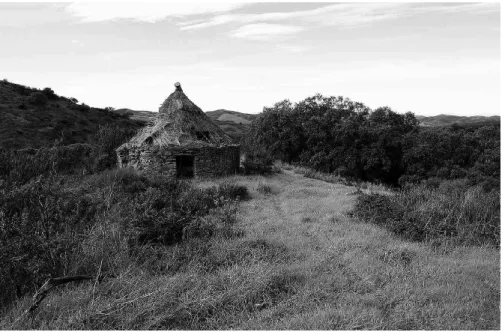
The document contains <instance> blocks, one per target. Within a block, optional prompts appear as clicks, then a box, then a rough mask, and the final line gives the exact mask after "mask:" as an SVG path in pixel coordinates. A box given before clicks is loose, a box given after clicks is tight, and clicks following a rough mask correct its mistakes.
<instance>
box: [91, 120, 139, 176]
mask: <svg viewBox="0 0 502 332" xmlns="http://www.w3.org/2000/svg"><path fill="white" fill-rule="evenodd" d="M134 133H135V131H134V130H130V129H121V128H119V127H113V126H100V127H99V130H98V132H97V133H96V134H95V135H94V137H93V138H92V139H91V144H92V145H93V147H94V150H93V158H94V159H95V165H94V171H102V170H104V169H107V168H112V167H115V166H116V165H117V154H116V152H115V149H117V148H118V147H119V146H120V145H121V144H123V143H125V142H126V141H127V140H128V139H130V138H131V137H132V136H133V135H134Z"/></svg>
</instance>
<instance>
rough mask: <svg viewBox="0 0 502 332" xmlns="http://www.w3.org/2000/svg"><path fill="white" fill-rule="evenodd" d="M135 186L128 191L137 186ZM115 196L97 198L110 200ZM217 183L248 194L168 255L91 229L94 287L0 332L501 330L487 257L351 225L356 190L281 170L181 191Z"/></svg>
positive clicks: (55, 299) (486, 252)
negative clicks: (12, 331) (39, 331)
mask: <svg viewBox="0 0 502 332" xmlns="http://www.w3.org/2000/svg"><path fill="white" fill-rule="evenodd" d="M109 172H116V171H109ZM111 174H112V173H110V175H109V176H110V177H112V178H113V176H112V175H111ZM129 177H130V178H133V179H138V178H139V179H141V174H136V173H134V174H132V175H129ZM103 182H105V181H103ZM133 182H137V181H136V180H135V181H132V182H130V183H129V184H128V188H129V189H128V190H129V191H135V190H137V189H131V188H135V186H136V187H137V186H140V185H139V184H135V185H132V184H131V183H133ZM139 182H141V181H139ZM113 183H115V182H113V181H111V182H108V188H107V189H106V188H105V189H104V190H103V192H104V193H107V192H112V191H113V190H115V191H118V188H117V187H113V186H117V183H115V184H113ZM229 184H232V186H233V188H244V187H245V188H247V191H246V192H247V194H248V195H245V196H246V197H245V199H240V198H238V199H237V200H235V199H230V196H233V198H237V196H234V195H230V196H229V199H228V200H227V201H226V202H224V203H223V204H219V205H218V204H215V205H214V206H212V207H211V209H210V210H208V211H207V214H203V215H201V218H200V219H198V224H197V223H196V224H194V226H193V227H192V230H193V232H192V233H191V234H186V235H185V236H184V237H182V240H181V241H178V242H175V243H169V244H167V243H164V244H163V243H159V242H158V241H157V242H155V241H151V242H149V243H145V244H143V245H136V246H132V247H131V243H130V242H128V238H129V239H130V237H128V234H127V232H126V230H127V229H124V228H123V227H121V226H120V225H121V223H120V222H119V221H118V220H114V219H113V218H112V220H109V219H107V218H103V219H101V220H100V221H99V222H97V223H95V224H94V226H93V227H92V228H91V229H90V231H89V232H88V233H86V239H85V241H83V242H82V250H83V251H84V254H82V256H81V257H82V258H84V257H89V253H90V252H92V255H90V256H92V257H94V258H93V261H94V263H93V264H94V266H95V269H94V270H93V272H94V273H95V274H96V275H98V274H102V275H104V277H102V278H96V280H92V281H84V282H81V283H75V284H68V285H66V286H61V287H60V288H59V289H56V290H54V291H53V292H51V293H50V294H49V295H48V296H47V298H46V299H45V300H44V301H43V302H42V303H41V304H40V306H39V308H38V309H37V310H36V311H35V312H34V313H33V314H29V315H23V311H24V310H25V309H26V308H28V307H29V306H30V305H31V301H32V300H31V298H30V297H29V295H30V294H27V295H26V296H24V297H21V298H20V299H19V300H18V301H16V302H15V303H14V304H13V305H12V306H11V307H10V308H8V309H6V310H5V312H4V313H3V315H2V320H1V323H0V327H1V328H3V329H272V330H273V329H344V330H345V329H393V330H395V329H417V330H418V329H499V328H500V307H499V304H500V275H499V271H500V264H499V261H500V254H499V250H498V248H497V246H494V245H490V244H483V245H477V246H471V245H467V244H466V245H458V244H451V245H448V244H445V245H441V246H437V245H432V244H431V243H430V242H427V241H425V242H424V241H423V242H411V241H409V240H406V239H404V238H402V237H400V236H399V235H398V234H395V233H393V232H392V231H389V230H387V229H385V228H384V227H380V226H378V225H375V224H372V223H368V222H365V221H363V220H359V219H357V218H355V217H354V216H353V214H351V213H350V211H352V210H353V209H354V207H355V206H356V204H357V200H358V197H360V196H361V194H360V193H358V190H357V188H356V187H354V186H348V185H346V184H343V183H329V182H326V181H320V180H317V179H312V178H307V177H304V176H302V175H301V174H298V173H295V172H293V171H292V170H286V169H283V171H282V173H279V174H275V175H271V176H259V175H248V176H233V177H228V178H221V179H216V180H205V181H196V182H194V183H192V184H191V185H192V186H193V188H199V189H198V190H199V191H200V192H204V191H205V190H208V189H210V188H225V186H227V187H228V185H229ZM105 187H106V186H105ZM362 187H364V185H363V186H362ZM214 190H216V189H214ZM222 190H223V191H221V192H224V191H225V190H224V189H222ZM235 190H238V191H239V192H240V194H241V195H243V194H242V193H243V189H235ZM235 190H234V191H235ZM361 190H369V189H367V188H366V189H364V188H363V189H361ZM379 190H380V191H381V192H384V191H386V190H385V188H379ZM230 191H232V190H230ZM225 192H226V191H225ZM386 192H387V194H388V195H389V196H392V195H394V194H393V193H392V192H390V191H388V190H387V191H386ZM363 195H364V193H363ZM243 196H244V195H243ZM105 197H106V195H105ZM112 206H113V204H112ZM222 220H226V222H222ZM202 221H204V222H205V223H204V225H206V227H202V226H201V222H202ZM207 225H210V226H207ZM202 230H206V231H207V232H206V233H204V232H202ZM131 248H132V249H131ZM85 253H87V254H85ZM86 255H87V256H86ZM105 265H106V268H105ZM105 270H106V273H105Z"/></svg>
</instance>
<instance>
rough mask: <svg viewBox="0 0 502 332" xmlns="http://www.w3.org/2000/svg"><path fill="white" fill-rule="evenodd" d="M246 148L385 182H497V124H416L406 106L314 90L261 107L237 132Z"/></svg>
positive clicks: (343, 174)
mask: <svg viewBox="0 0 502 332" xmlns="http://www.w3.org/2000/svg"><path fill="white" fill-rule="evenodd" d="M243 146H244V150H245V152H246V153H247V154H248V155H258V156H260V157H262V158H269V159H271V158H274V159H281V160H282V161H285V162H288V163H297V164H300V165H304V166H309V167H312V168H314V169H316V170H319V171H323V172H327V173H336V174H338V175H341V176H345V177H350V178H355V179H360V180H365V181H377V182H383V183H387V184H392V185H399V184H401V185H402V184H404V183H406V182H419V181H421V180H425V179H430V178H439V179H455V178H469V179H470V180H472V181H473V182H475V183H484V184H486V185H488V186H490V187H498V183H499V178H500V167H499V161H500V128H499V127H495V126H485V127H481V128H478V129H476V128H462V127H459V126H457V125H453V126H450V127H438V128H423V127H420V126H419V121H418V120H417V119H416V118H415V115H414V114H413V113H409V112H408V113H406V114H399V113H396V112H394V111H392V110H391V109H390V108H389V107H380V108H377V109H375V110H371V109H370V108H369V107H367V106H365V105H363V104H361V103H358V102H354V101H351V100H349V99H347V98H343V97H324V96H322V95H319V94H318V95H315V96H313V97H309V98H306V99H305V100H303V101H300V102H299V103H296V104H292V103H291V102H290V101H288V100H284V101H281V102H279V103H276V104H275V105H274V106H273V107H265V108H264V111H263V113H262V114H260V116H259V117H258V118H257V119H255V120H254V121H253V123H252V124H251V128H250V130H249V132H248V133H247V135H246V137H245V138H244V139H243Z"/></svg>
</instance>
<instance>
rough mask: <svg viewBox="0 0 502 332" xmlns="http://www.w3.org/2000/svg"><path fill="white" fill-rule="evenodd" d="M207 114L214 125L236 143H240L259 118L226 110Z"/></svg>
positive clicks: (254, 115)
mask: <svg viewBox="0 0 502 332" xmlns="http://www.w3.org/2000/svg"><path fill="white" fill-rule="evenodd" d="M206 114H207V115H208V116H209V118H211V120H212V121H213V122H214V123H216V124H217V125H218V126H220V128H221V129H223V131H224V132H225V133H227V135H228V136H230V137H231V138H232V140H233V141H234V142H239V140H240V138H241V137H242V135H244V133H245V132H246V130H247V129H248V128H249V125H250V124H251V122H252V121H253V120H254V119H255V118H256V116H257V114H247V113H240V112H236V111H228V110H224V109H219V110H216V111H209V112H206Z"/></svg>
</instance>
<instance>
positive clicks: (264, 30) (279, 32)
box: [229, 23, 304, 41]
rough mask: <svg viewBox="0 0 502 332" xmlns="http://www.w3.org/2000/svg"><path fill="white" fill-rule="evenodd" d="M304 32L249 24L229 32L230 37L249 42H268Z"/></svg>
mask: <svg viewBox="0 0 502 332" xmlns="http://www.w3.org/2000/svg"><path fill="white" fill-rule="evenodd" d="M302 30H304V29H303V28H301V27H297V26H292V25H281V24H268V23H259V24H249V25H245V26H242V27H240V28H238V29H237V30H234V31H232V32H230V34H229V35H230V36H232V37H235V38H243V39H249V40H259V41H269V40H274V39H276V38H277V37H285V36H289V35H293V34H296V33H298V32H300V31H302Z"/></svg>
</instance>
